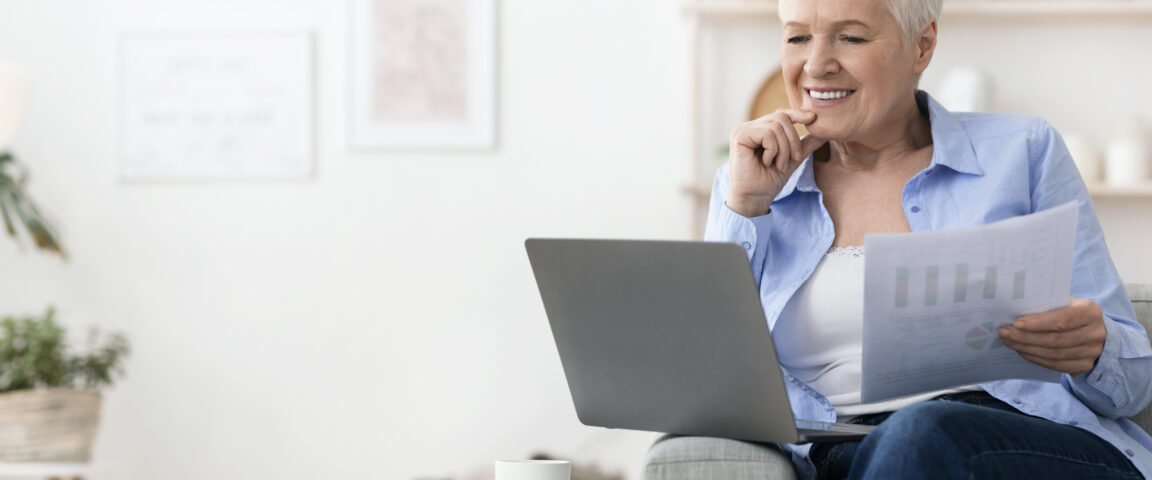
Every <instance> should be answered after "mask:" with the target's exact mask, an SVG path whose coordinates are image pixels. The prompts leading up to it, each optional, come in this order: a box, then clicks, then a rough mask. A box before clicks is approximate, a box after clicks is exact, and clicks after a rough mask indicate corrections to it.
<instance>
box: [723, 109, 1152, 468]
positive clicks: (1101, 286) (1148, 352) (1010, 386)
mask: <svg viewBox="0 0 1152 480" xmlns="http://www.w3.org/2000/svg"><path fill="white" fill-rule="evenodd" d="M916 101H917V104H918V105H919V107H920V110H921V112H922V113H926V114H927V115H928V119H929V121H930V122H931V124H932V142H933V153H932V163H931V165H929V166H928V168H925V169H924V170H923V171H921V172H919V173H917V174H916V176H914V177H912V179H911V180H909V181H908V183H907V184H906V185H905V186H904V195H903V199H902V204H903V207H904V214H905V215H906V216H907V218H908V224H909V225H910V226H911V227H912V231H914V232H923V231H930V230H940V229H946V228H957V227H969V226H975V225H983V224H986V223H989V222H994V221H997V220H1002V219H1005V218H1010V217H1014V216H1018V215H1026V214H1029V213H1033V212H1037V211H1040V210H1045V209H1048V208H1052V207H1055V206H1058V205H1061V204H1063V203H1066V202H1069V201H1076V202H1078V204H1079V205H1080V213H1079V223H1078V226H1077V229H1076V253H1075V255H1076V258H1075V261H1074V264H1073V272H1072V291H1071V292H1070V294H1071V295H1072V296H1075V297H1080V298H1086V299H1091V300H1094V301H1096V302H1097V303H1099V304H1100V307H1101V309H1102V310H1103V312H1104V326H1105V329H1106V330H1107V339H1106V340H1105V343H1104V351H1103V353H1101V354H1100V359H1099V360H1098V362H1097V364H1096V366H1095V367H1094V368H1093V369H1092V371H1090V372H1088V373H1086V374H1081V375H1077V376H1074V377H1073V376H1070V375H1068V374H1065V375H1064V377H1063V379H1062V381H1061V383H1058V384H1057V383H1046V382H1037V381H1027V380H1006V381H999V382H989V383H985V384H981V385H980V387H981V388H983V389H984V390H986V391H987V392H988V393H990V394H991V395H992V396H994V397H996V398H998V399H1000V400H1002V401H1004V402H1006V403H1008V404H1010V405H1012V406H1014V407H1016V408H1017V409H1019V410H1020V411H1022V412H1024V413H1027V414H1029V415H1034V416H1038V417H1043V418H1046V419H1048V420H1051V421H1054V422H1060V423H1064V424H1067V425H1073V426H1076V427H1078V428H1082V429H1084V430H1087V431H1089V432H1092V433H1094V434H1096V435H1097V436H1099V437H1100V438H1103V439H1104V440H1106V441H1108V443H1111V444H1112V445H1114V446H1116V448H1117V449H1118V450H1119V451H1120V452H1122V453H1124V454H1125V455H1126V456H1128V457H1129V459H1131V460H1132V462H1133V463H1134V464H1135V465H1136V466H1137V468H1139V469H1140V471H1141V473H1143V474H1144V477H1145V478H1152V475H1150V474H1152V437H1150V436H1149V435H1148V434H1147V433H1145V432H1144V431H1143V430H1141V429H1140V427H1138V426H1136V424H1134V423H1132V422H1131V421H1129V420H1128V419H1126V418H1124V417H1128V416H1132V415H1134V414H1136V413H1137V412H1139V411H1140V410H1141V409H1143V408H1144V407H1145V406H1146V405H1148V403H1149V401H1150V400H1152V348H1150V347H1149V343H1148V337H1147V336H1146V334H1145V332H1144V328H1143V327H1141V326H1140V324H1139V323H1137V322H1136V321H1135V320H1134V319H1135V314H1134V313H1133V311H1132V304H1131V303H1130V301H1129V299H1128V296H1127V294H1126V293H1125V292H1124V288H1123V285H1122V283H1121V281H1120V278H1119V276H1118V275H1117V273H1116V269H1115V267H1114V266H1113V265H1112V260H1111V258H1110V257H1109V256H1108V249H1107V246H1106V245H1105V244H1104V234H1103V232H1102V231H1101V230H1100V223H1099V221H1098V220H1097V218H1096V211H1095V209H1094V208H1093V206H1092V201H1091V199H1090V198H1089V196H1088V191H1087V189H1086V188H1085V187H1084V182H1083V181H1082V180H1081V178H1080V174H1079V173H1078V172H1077V170H1076V167H1075V165H1074V164H1073V163H1072V158H1071V156H1070V155H1069V153H1068V149H1067V148H1066V147H1065V146H1064V142H1063V140H1061V138H1060V135H1059V134H1058V133H1056V131H1055V130H1054V129H1053V128H1052V126H1051V125H1049V124H1048V123H1047V122H1045V121H1044V120H1042V119H1039V118H1036V117H1032V116H1027V115H1015V114H1001V113H952V112H949V111H947V110H945V109H944V108H943V107H942V106H940V104H939V103H937V102H936V101H935V100H934V99H932V98H931V97H930V96H928V94H927V93H924V92H922V91H921V92H917V94H916ZM728 184H729V178H728V166H727V165H725V166H724V167H721V168H720V170H719V171H718V172H717V174H716V180H715V183H714V184H713V187H712V200H711V206H710V211H709V214H708V226H707V230H706V232H705V239H706V240H710V241H721V242H733V243H736V244H739V245H741V246H743V247H744V249H745V251H746V252H747V253H748V259H749V261H750V262H751V265H752V272H753V275H754V276H755V278H756V281H757V284H758V286H759V289H760V299H761V303H762V304H763V306H764V313H765V316H766V318H767V319H768V326H769V328H773V327H775V325H776V321H777V319H778V318H779V317H780V312H781V311H782V310H783V309H784V305H785V304H786V303H788V300H789V299H790V298H791V297H792V295H793V294H795V293H796V290H797V289H798V288H799V287H800V285H801V284H803V283H804V282H805V281H807V280H808V277H809V276H810V275H811V274H812V271H813V270H814V269H815V268H816V265H817V264H819V263H820V260H821V259H822V258H823V256H824V254H825V252H827V251H828V249H829V247H831V246H832V240H833V237H834V235H835V234H834V227H833V225H832V219H831V217H830V216H829V215H828V211H827V210H826V209H825V208H824V202H823V196H822V193H821V192H820V189H819V188H817V186H816V181H815V177H814V176H813V170H812V157H811V156H809V157H808V158H807V159H806V160H805V161H804V163H802V164H801V165H800V168H798V169H797V170H796V172H795V173H794V174H793V175H792V178H791V179H790V180H789V181H788V183H787V184H786V185H785V186H784V189H783V190H782V191H781V192H780V194H779V195H778V196H777V197H776V199H775V200H773V202H772V211H771V213H769V214H768V215H764V216H761V217H757V218H752V219H749V218H745V217H743V216H741V215H739V214H737V213H735V212H733V211H732V210H730V209H729V208H728V207H727V206H725V204H724V200H725V199H726V198H727V196H728ZM776 340H777V341H781V342H786V341H788V339H786V338H777V339H776ZM784 378H785V380H786V381H787V386H788V396H789V400H790V401H791V403H792V410H793V412H794V414H795V415H796V418H800V419H810V420H819V421H825V422H832V421H835V420H836V411H835V409H833V407H832V404H831V403H829V402H828V400H827V399H826V398H825V397H824V396H823V395H821V394H820V393H819V392H817V391H815V390H813V389H812V388H811V387H809V386H808V385H806V384H804V382H801V381H800V380H799V379H797V378H795V377H794V376H792V375H791V374H790V373H789V372H788V371H787V370H785V371H784ZM990 427H991V426H990ZM787 447H788V448H790V449H791V450H792V451H793V459H794V460H795V461H796V466H797V468H798V470H799V473H801V475H803V476H811V475H812V473H813V472H814V469H813V468H812V465H811V463H810V462H809V461H808V459H807V453H808V446H800V445H790V446H787Z"/></svg>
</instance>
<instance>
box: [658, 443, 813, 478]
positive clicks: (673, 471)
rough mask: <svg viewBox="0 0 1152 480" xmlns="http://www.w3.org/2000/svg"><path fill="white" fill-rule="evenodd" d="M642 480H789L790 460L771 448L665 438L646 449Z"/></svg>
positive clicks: (753, 444) (761, 445) (790, 476)
mask: <svg viewBox="0 0 1152 480" xmlns="http://www.w3.org/2000/svg"><path fill="white" fill-rule="evenodd" d="M644 465H645V467H644V478H645V479H646V480H673V479H675V480H682V479H686V478H692V479H732V480H752V479H757V480H762V479H792V478H796V474H795V471H794V470H793V468H792V461H791V457H790V456H789V455H788V454H785V453H782V452H780V450H778V449H777V448H776V446H775V445H770V444H763V443H751V442H742V441H739V440H729V439H726V438H711V437H680V436H676V435H665V436H664V437H661V438H660V439H659V440H657V441H656V443H655V444H653V445H652V448H650V449H648V458H646V459H645V460H644Z"/></svg>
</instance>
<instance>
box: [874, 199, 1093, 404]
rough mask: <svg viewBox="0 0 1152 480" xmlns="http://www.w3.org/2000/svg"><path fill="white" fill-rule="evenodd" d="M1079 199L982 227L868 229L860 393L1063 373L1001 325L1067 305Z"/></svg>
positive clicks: (889, 393)
mask: <svg viewBox="0 0 1152 480" xmlns="http://www.w3.org/2000/svg"><path fill="white" fill-rule="evenodd" d="M1076 216H1077V206H1076V203H1075V202H1069V203H1066V204H1064V205H1061V206H1059V207H1056V208H1052V209H1049V210H1045V211H1042V212H1037V213H1034V214H1031V215H1025V216H1020V217H1015V218H1010V219H1007V220H1003V221H1000V222H996V223H991V224H988V225H983V226H979V227H971V228H961V229H954V230H940V231H935V232H920V233H910V234H874V235H868V236H867V237H865V242H864V245H865V247H864V250H865V252H866V254H865V256H864V262H865V267H864V269H865V280H864V351H863V357H864V358H863V365H862V369H863V378H862V385H861V387H862V388H861V392H860V401H862V402H865V403H868V402H875V401H879V400H884V399H888V398H894V397H901V396H906V395H912V394H916V393H923V392H928V391H933V390H939V389H944V388H950V387H957V386H963V385H970V384H974V383H981V382H988V381H993V380H1005V379H1013V378H1016V379H1032V380H1043V381H1052V382H1058V381H1060V373H1059V372H1056V371H1054V370H1049V369H1046V368H1044V367H1041V366H1039V365H1036V364H1034V363H1032V362H1029V361H1027V360H1024V359H1023V358H1022V357H1020V355H1019V354H1017V353H1016V352H1015V351H1014V350H1012V349H1010V348H1007V347H1005V346H1004V344H1003V343H1002V342H1001V341H1000V336H999V334H998V333H997V332H998V330H999V328H1000V326H1002V325H1005V324H1010V323H1012V322H1014V321H1016V317H1019V316H1021V315H1026V314H1031V313H1039V312H1044V311H1048V310H1052V309H1055V308H1059V307H1065V306H1067V305H1068V297H1069V291H1070V290H1071V281H1072V257H1073V247H1074V244H1075V235H1076Z"/></svg>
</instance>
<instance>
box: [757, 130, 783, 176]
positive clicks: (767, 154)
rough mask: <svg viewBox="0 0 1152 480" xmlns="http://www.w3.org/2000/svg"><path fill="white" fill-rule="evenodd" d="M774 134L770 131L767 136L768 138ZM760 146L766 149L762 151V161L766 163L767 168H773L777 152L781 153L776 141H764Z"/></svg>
mask: <svg viewBox="0 0 1152 480" xmlns="http://www.w3.org/2000/svg"><path fill="white" fill-rule="evenodd" d="M772 136H773V135H772V134H771V133H769V134H768V135H767V137H765V138H766V139H767V138H770V137H772ZM760 148H762V149H763V150H764V151H763V152H761V153H760V163H762V164H764V167H765V168H773V167H774V166H775V162H776V154H777V153H779V152H778V151H777V150H776V142H770V141H764V142H763V144H762V145H761V146H760Z"/></svg>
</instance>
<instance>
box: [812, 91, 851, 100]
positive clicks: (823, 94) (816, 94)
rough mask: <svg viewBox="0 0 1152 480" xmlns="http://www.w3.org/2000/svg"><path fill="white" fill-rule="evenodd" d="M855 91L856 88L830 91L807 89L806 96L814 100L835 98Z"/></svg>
mask: <svg viewBox="0 0 1152 480" xmlns="http://www.w3.org/2000/svg"><path fill="white" fill-rule="evenodd" d="M853 93H856V90H833V91H831V92H817V91H815V90H808V96H810V97H812V98H815V99H816V100H837V99H840V98H844V97H847V96H849V95H852V94H853Z"/></svg>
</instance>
